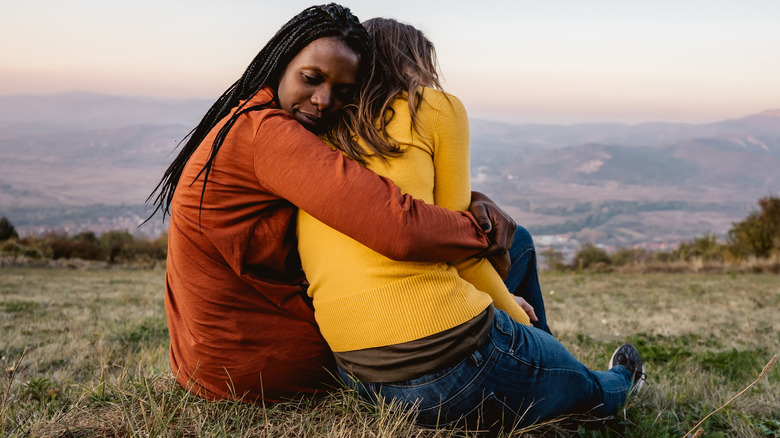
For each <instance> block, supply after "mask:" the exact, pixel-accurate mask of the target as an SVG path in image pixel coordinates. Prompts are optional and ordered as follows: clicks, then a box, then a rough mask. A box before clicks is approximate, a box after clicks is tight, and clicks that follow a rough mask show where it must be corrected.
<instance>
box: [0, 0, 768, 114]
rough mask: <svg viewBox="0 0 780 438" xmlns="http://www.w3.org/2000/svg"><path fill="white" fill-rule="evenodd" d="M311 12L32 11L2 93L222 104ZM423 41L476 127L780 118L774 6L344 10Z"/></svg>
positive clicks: (20, 25) (112, 6) (563, 4)
mask: <svg viewBox="0 0 780 438" xmlns="http://www.w3.org/2000/svg"><path fill="white" fill-rule="evenodd" d="M314 3H316V2H311V1H299V0H292V1H283V2H277V1H273V2H271V1H239V0H225V1H220V2H216V1H201V0H194V1H185V0H175V1H174V0H170V1H168V0H156V1H151V0H137V1H134V2H113V1H104V0H101V1H97V0H73V1H68V2H62V1H55V0H30V1H23V2H22V1H17V2H6V4H4V5H3V13H2V14H1V15H0V47H2V56H0V94H2V95H9V94H29V93H32V94H43V93H52V92H64V91H73V90H80V91H94V92H100V93H106V94H114V95H140V96H158V97H188V98H189V97H194V98H206V99H213V98H216V97H217V96H218V95H219V94H220V93H221V92H222V91H224V89H225V88H227V86H228V85H230V84H231V83H232V82H233V81H235V79H236V78H238V76H240V74H241V73H242V72H243V70H244V68H245V67H246V65H247V64H248V63H249V61H250V60H251V59H252V58H253V57H254V55H255V54H256V53H257V51H258V50H259V49H260V47H262V46H263V45H264V44H265V43H266V42H267V40H268V39H269V38H270V37H271V35H272V34H273V33H274V32H275V31H276V30H277V29H278V28H279V27H281V25H282V24H284V22H286V21H287V20H288V19H289V18H291V17H292V16H293V15H295V14H296V13H298V12H300V11H301V10H302V9H303V8H305V7H307V6H310V5H311V4H314ZM343 4H344V5H346V6H349V7H350V8H352V10H353V12H354V13H355V14H356V15H357V16H358V17H360V18H361V19H367V18H371V17H375V16H386V17H393V18H397V19H399V20H402V21H405V22H408V23H410V24H413V25H415V26H417V27H419V28H421V29H422V30H424V31H425V32H426V34H427V35H428V37H429V38H430V39H431V40H432V41H433V42H434V44H435V45H436V47H437V50H438V53H439V62H440V65H441V68H442V70H443V72H444V78H445V88H446V90H447V91H449V92H451V93H453V94H455V95H457V96H459V97H460V98H461V99H462V100H463V101H464V102H465V103H466V106H467V108H468V110H469V113H470V114H471V116H472V117H479V118H490V119H497V120H503V121H510V122H515V123H579V122H593V121H599V122H604V121H615V122H628V123H636V122H645V121H658V120H664V121H681V122H709V121H716V120H721V119H726V118H734V117H740V116H744V115H747V114H751V113H757V112H760V111H762V110H766V109H772V108H780V1H777V0H764V1H759V0H745V1H741V2H736V1H724V0H710V1H699V0H692V1H684V2H681V1H670V0H656V1H653V2H630V1H617V0H615V1H610V0H595V1H589V2H579V1H560V0H552V1H546V2H538V1H534V2H531V1H525V0H507V1H470V2H465V1H457V0H455V1H446V2H445V1H431V2H422V1H419V0H418V1H410V0H392V1H387V2H381V1H375V0H371V1H369V0H353V1H344V2H343Z"/></svg>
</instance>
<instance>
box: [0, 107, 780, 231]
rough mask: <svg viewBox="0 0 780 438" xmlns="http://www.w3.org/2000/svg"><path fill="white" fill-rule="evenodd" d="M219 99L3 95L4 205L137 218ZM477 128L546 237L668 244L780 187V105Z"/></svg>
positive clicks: (21, 214)
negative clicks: (640, 120)
mask: <svg viewBox="0 0 780 438" xmlns="http://www.w3.org/2000/svg"><path fill="white" fill-rule="evenodd" d="M210 103H211V102H210V101H206V100H169V99H147V98H129V97H116V96H104V95H99V94H92V93H65V94H57V95H48V96H5V97H3V96H0V215H6V216H9V218H10V219H11V221H12V222H13V223H14V224H15V225H16V226H17V228H19V229H20V230H22V231H25V230H28V231H36V232H40V231H42V230H45V229H48V228H56V227H59V228H61V229H64V230H67V231H77V230H79V229H84V228H93V229H94V228H96V227H99V224H101V223H102V224H103V225H102V226H103V227H107V226H124V225H122V224H135V223H137V222H138V220H139V218H140V217H143V216H144V214H145V213H146V212H148V210H146V209H145V207H144V206H143V203H144V200H145V199H146V196H147V195H148V194H149V193H150V192H151V190H152V189H153V188H154V186H155V184H156V183H157V181H158V180H159V178H160V177H161V175H162V172H163V170H164V169H165V167H166V166H167V163H169V162H170V160H171V159H172V158H173V156H174V155H175V153H176V152H174V148H175V146H176V145H177V143H178V141H180V140H181V139H182V138H183V137H184V136H185V135H186V134H187V133H188V132H189V130H190V129H192V127H193V126H194V125H195V124H196V123H197V122H198V120H199V119H200V117H202V115H203V113H205V111H206V109H207V108H208V106H209V105H210ZM471 138H472V153H471V156H472V160H471V167H472V184H473V187H474V188H475V189H478V190H482V191H484V192H486V193H488V194H489V195H491V196H493V197H494V198H495V199H497V200H499V201H500V202H501V203H502V205H504V206H506V209H507V211H509V212H510V213H511V214H512V216H513V217H514V218H515V219H516V220H517V221H518V223H521V224H524V225H526V226H528V227H529V228H531V229H532V231H534V232H535V234H537V235H539V236H541V235H557V237H556V238H554V239H550V238H540V239H542V240H545V239H546V240H550V241H551V242H559V243H560V242H572V243H573V244H577V243H579V242H582V241H585V240H591V241H594V242H596V243H603V244H606V245H613V246H618V245H635V244H646V245H647V244H650V243H653V244H656V245H664V244H666V243H669V242H676V241H679V240H681V239H690V238H692V237H695V236H697V235H700V234H702V233H704V232H714V233H718V234H724V233H725V232H726V231H727V230H728V228H729V227H730V225H731V222H733V221H736V220H740V219H741V218H743V217H744V216H746V215H747V214H748V213H749V212H750V211H751V209H752V208H753V206H755V203H756V200H757V199H758V198H759V197H761V196H765V195H769V194H775V195H776V194H777V193H778V191H780V110H771V111H764V112H762V113H758V114H754V115H749V116H747V117H743V118H739V119H734V120H725V121H721V122H716V123H709V124H682V123H644V124H638V125H624V124H581V125H537V124H517V125H512V124H507V123H498V122H492V121H486V120H472V121H471ZM79 212H82V213H79ZM123 218H124V219H123ZM118 224H119V225H118ZM131 227H132V225H131ZM163 228H164V225H163V224H159V223H158V224H156V225H152V226H150V227H149V228H146V229H147V230H148V231H147V232H149V233H155V232H158V231H159V230H162V229H163Z"/></svg>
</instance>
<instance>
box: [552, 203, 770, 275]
mask: <svg viewBox="0 0 780 438" xmlns="http://www.w3.org/2000/svg"><path fill="white" fill-rule="evenodd" d="M758 205H759V210H757V211H754V212H753V213H751V214H750V215H749V216H748V217H747V218H745V219H744V220H742V221H740V222H734V223H733V224H732V228H731V229H730V230H729V232H728V237H727V238H726V240H725V241H721V240H719V239H718V237H717V236H716V235H714V234H709V233H708V234H704V235H703V236H701V237H697V238H695V239H693V240H690V241H685V242H680V244H679V246H678V247H677V249H675V250H673V251H665V252H648V251H646V250H644V249H641V248H620V249H618V250H617V251H615V252H613V253H612V254H609V253H607V251H606V250H604V249H603V248H599V247H597V246H595V245H593V244H590V243H587V244H585V245H583V246H582V248H581V249H580V251H579V252H577V254H576V255H575V256H574V260H573V261H572V262H571V263H570V264H566V263H564V258H563V255H562V254H561V253H560V252H558V251H556V250H555V249H552V248H551V249H548V250H546V251H543V252H542V253H541V255H542V257H544V260H545V263H546V265H547V267H548V269H551V270H555V271H572V270H575V271H606V270H610V269H612V268H615V267H622V266H627V265H640V264H649V263H654V262H655V263H666V264H668V263H675V262H692V261H694V260H698V261H701V262H716V263H718V262H719V263H736V262H740V261H743V260H746V259H749V258H757V259H767V258H770V257H772V256H773V255H780V198H778V197H774V196H767V197H764V198H761V199H760V200H759V201H758Z"/></svg>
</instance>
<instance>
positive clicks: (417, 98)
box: [297, 18, 643, 429]
mask: <svg viewBox="0 0 780 438" xmlns="http://www.w3.org/2000/svg"><path fill="white" fill-rule="evenodd" d="M363 24H364V26H365V27H366V29H367V30H368V32H369V34H370V35H371V37H372V39H373V40H374V43H375V51H376V58H375V66H374V71H373V73H372V75H371V77H370V79H369V83H368V85H367V86H366V87H365V88H364V89H363V92H362V93H361V95H360V97H359V99H358V100H359V101H358V105H357V106H358V110H357V111H356V112H355V113H350V114H351V115H354V117H352V118H351V119H350V121H349V126H350V127H351V129H352V131H353V132H355V133H356V134H357V136H358V137H360V138H361V139H362V142H360V143H359V144H358V145H357V147H356V148H352V149H350V148H347V147H344V144H342V149H343V150H344V153H345V154H346V155H349V156H350V157H352V158H353V159H355V160H356V161H361V162H364V163H366V165H367V167H369V168H370V169H372V170H375V171H376V172H377V173H378V174H380V175H383V176H387V177H389V178H391V179H392V180H393V181H394V182H395V183H396V184H398V185H399V186H400V187H401V189H402V190H403V191H404V192H406V193H409V194H411V195H412V196H414V197H416V198H419V199H423V200H425V201H426V202H430V203H436V205H441V206H444V207H447V208H450V209H453V210H464V209H466V208H467V207H468V204H469V193H470V192H469V191H470V188H469V134H468V119H467V117H466V111H465V109H464V107H463V104H462V103H461V102H460V100H458V99H457V98H456V97H455V96H452V95H449V94H446V93H444V92H442V91H441V85H440V84H439V80H438V75H437V69H436V60H435V59H436V58H435V52H434V48H433V45H432V44H431V42H430V41H429V40H428V39H427V38H426V37H425V36H424V35H423V33H422V32H420V31H419V30H417V29H415V28H414V27H412V26H410V25H407V24H404V23H400V22H398V21H396V20H392V19H386V18H377V19H372V20H368V21H367V22H365V23H363ZM348 146H352V145H348ZM297 232H298V243H299V252H300V255H301V261H302V265H303V269H304V271H305V272H306V275H307V278H308V280H309V282H310V287H309V289H308V293H309V295H310V296H311V297H312V298H313V303H314V310H315V313H314V314H315V317H316V319H317V322H318V323H319V326H320V330H321V332H322V334H323V336H324V338H325V340H326V341H327V342H328V344H329V345H330V347H331V349H332V350H333V352H334V356H335V360H336V363H337V365H338V367H339V372H340V374H341V376H342V378H343V379H344V381H345V382H347V383H348V384H350V385H351V386H353V387H354V388H356V389H357V390H358V391H359V393H360V394H361V395H362V396H364V397H366V398H368V399H370V400H377V399H385V400H386V401H388V402H389V401H391V400H396V401H400V405H401V406H404V407H405V408H414V409H415V410H416V411H417V415H416V417H415V418H416V419H417V422H418V423H419V424H421V425H423V426H427V427H435V426H441V425H449V424H453V423H464V424H465V425H467V426H469V427H474V428H501V427H504V428H508V429H511V428H513V427H515V426H524V425H529V424H531V423H534V422H537V421H540V420H544V419H547V418H550V417H553V416H556V415H561V414H568V413H586V412H590V413H593V414H595V415H612V414H614V413H615V412H616V411H617V409H618V407H619V406H620V405H621V404H622V403H623V402H624V401H625V400H626V396H627V394H628V393H629V391H630V390H631V388H632V386H633V385H634V384H636V383H638V382H639V381H641V379H642V378H643V375H642V362H641V358H640V357H639V355H638V353H637V352H636V349H634V348H633V347H632V346H630V345H628V344H626V345H624V346H622V347H620V348H619V349H618V350H617V351H616V352H615V354H614V356H613V360H612V361H611V362H612V363H610V365H609V367H610V369H609V370H608V371H596V372H594V371H591V370H589V369H588V368H587V367H585V365H583V364H582V363H581V362H579V361H578V360H577V359H576V358H575V357H574V356H572V355H571V354H570V353H569V352H568V351H567V350H566V349H565V348H564V347H563V345H561V343H560V342H558V341H557V340H556V339H555V338H553V337H552V336H551V335H550V333H549V328H548V327H547V324H546V318H545V314H544V304H543V300H542V296H541V289H540V287H539V281H538V277H537V273H536V265H535V255H534V248H533V242H532V241H531V237H530V235H529V234H528V232H527V231H526V230H524V229H522V228H518V232H517V233H516V234H515V241H514V242H513V244H512V246H511V249H510V254H511V259H512V264H511V268H510V270H509V276H508V277H507V279H506V283H505V282H504V281H502V279H501V277H499V275H498V273H497V272H496V271H495V270H494V269H493V267H492V266H491V265H490V264H489V263H487V262H486V261H485V260H484V259H474V258H467V259H464V260H461V261H458V262H455V263H418V262H415V263H412V262H402V261H396V260H391V259H389V258H387V257H385V256H384V255H382V254H379V253H378V252H376V251H374V250H373V249H372V248H370V247H368V246H366V245H363V244H362V243H361V242H359V241H355V240H353V239H351V238H350V237H348V236H346V235H344V234H342V233H341V232H340V231H338V230H337V229H334V228H332V227H330V226H328V225H327V224H325V223H324V222H323V221H320V220H318V219H317V218H316V217H314V215H310V214H308V212H307V211H306V209H305V208H303V207H302V208H301V211H300V212H299V215H298V224H297ZM333 252H336V253H338V254H339V257H331V256H330V254H331V253H333ZM510 291H511V292H510ZM532 325H533V327H532Z"/></svg>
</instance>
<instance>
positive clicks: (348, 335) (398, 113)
mask: <svg viewBox="0 0 780 438" xmlns="http://www.w3.org/2000/svg"><path fill="white" fill-rule="evenodd" d="M423 91H424V93H423V99H422V102H421V103H420V106H419V109H418V111H417V130H413V129H412V128H411V126H412V124H411V117H410V114H409V107H408V102H407V100H406V98H405V97H399V98H397V99H396V100H395V101H394V102H393V105H392V106H393V110H394V111H395V116H394V117H393V119H392V121H391V123H390V124H389V125H388V126H387V132H388V133H389V134H390V135H391V136H392V138H394V139H395V140H396V141H398V142H399V143H400V145H401V148H402V149H403V150H404V153H403V154H402V155H401V156H399V157H397V158H390V159H389V160H388V161H387V162H385V161H383V160H380V159H370V160H369V165H368V167H369V168H370V169H372V170H374V171H375V172H376V173H378V174H380V175H383V176H386V177H388V178H390V179H392V180H393V181H394V182H395V183H396V184H397V185H398V186H399V187H400V188H401V190H403V191H404V192H405V193H409V194H411V195H412V196H413V197H415V198H419V199H422V200H424V201H425V202H427V203H435V204H436V205H440V206H442V207H446V208H449V209H452V210H466V209H467V208H468V206H469V203H470V200H471V188H470V181H469V130H468V118H467V116H466V110H465V108H464V107H463V104H462V103H461V102H460V100H458V98H456V97H454V96H452V95H448V94H445V93H442V92H440V91H437V90H433V89H428V88H425V89H423ZM365 226H366V227H371V226H372V224H370V223H367V224H365ZM376 232H377V233H381V232H382V230H381V229H377V230H376ZM297 233H298V250H299V252H300V255H301V262H302V264H303V270H304V272H305V273H306V278H307V279H308V280H309V282H310V284H311V286H310V287H309V291H308V293H309V295H310V296H311V297H312V298H313V300H314V316H315V318H316V320H317V323H318V324H319V326H320V330H321V332H322V335H323V337H324V338H325V340H326V341H327V342H328V344H329V345H330V347H331V349H332V350H333V351H335V352H341V351H353V350H361V349H365V348H373V347H382V346H387V345H394V344H400V343H403V342H408V341H413V340H416V339H420V338H423V337H426V336H429V335H432V334H435V333H439V332H441V331H444V330H447V329H449V328H452V327H455V326H457V325H459V324H462V323H464V322H466V321H468V320H469V319H471V318H473V317H474V316H476V315H478V314H479V313H480V312H482V311H483V310H485V309H486V308H487V306H488V305H489V304H490V302H491V301H492V302H493V303H495V306H496V307H497V308H499V309H502V310H504V311H505V312H507V313H508V314H509V315H510V316H511V317H512V318H514V319H515V320H517V321H519V322H521V323H523V324H530V323H529V319H528V315H526V313H525V312H524V311H523V310H522V309H521V308H520V306H518V305H517V303H516V302H515V300H514V297H513V296H512V295H511V294H510V293H509V291H508V290H507V289H506V286H504V283H503V281H502V280H501V278H500V277H499V275H498V274H497V273H496V271H495V269H493V267H492V266H491V265H490V263H489V262H488V261H487V260H484V259H468V260H463V261H461V262H458V263H453V264H447V263H437V264H431V263H413V262H398V261H393V260H390V259H388V258H386V257H384V256H382V255H380V254H378V253H376V252H374V251H372V250H370V249H369V248H367V247H365V246H363V245H362V244H360V243H358V242H357V241H355V240H353V239H351V238H349V237H347V236H346V235H344V234H341V233H339V232H338V231H336V230H334V229H332V228H330V227H328V226H327V225H325V224H323V223H322V222H319V221H318V220H316V219H314V218H313V217H312V216H310V215H308V214H307V213H306V212H304V211H300V212H299V215H298V226H297Z"/></svg>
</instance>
